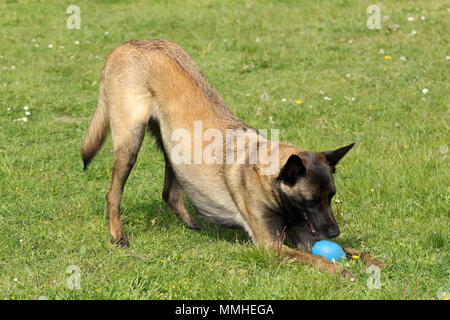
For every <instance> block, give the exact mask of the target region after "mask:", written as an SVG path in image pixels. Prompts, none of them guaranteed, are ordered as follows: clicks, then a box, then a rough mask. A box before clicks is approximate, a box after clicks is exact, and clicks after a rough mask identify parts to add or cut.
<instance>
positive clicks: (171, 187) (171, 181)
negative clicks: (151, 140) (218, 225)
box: [162, 159, 200, 230]
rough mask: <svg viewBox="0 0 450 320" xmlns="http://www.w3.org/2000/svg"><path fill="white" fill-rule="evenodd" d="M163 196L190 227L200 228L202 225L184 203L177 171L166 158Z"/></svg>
mask: <svg viewBox="0 0 450 320" xmlns="http://www.w3.org/2000/svg"><path fill="white" fill-rule="evenodd" d="M162 197H163V199H164V201H165V202H166V203H167V205H168V206H169V207H170V208H171V209H172V211H173V212H175V213H176V214H177V216H178V217H179V218H180V219H181V220H182V221H183V222H184V223H185V224H186V226H187V227H188V228H190V229H194V230H198V229H200V225H199V224H198V223H197V222H196V221H195V220H194V218H193V217H192V216H191V215H190V214H189V212H188V211H187V209H186V206H185V205H184V199H183V190H182V189H181V186H180V184H179V183H178V181H177V178H176V176H175V173H174V172H173V169H172V168H171V166H170V164H169V163H168V161H167V159H166V171H165V175H164V190H163V194H162Z"/></svg>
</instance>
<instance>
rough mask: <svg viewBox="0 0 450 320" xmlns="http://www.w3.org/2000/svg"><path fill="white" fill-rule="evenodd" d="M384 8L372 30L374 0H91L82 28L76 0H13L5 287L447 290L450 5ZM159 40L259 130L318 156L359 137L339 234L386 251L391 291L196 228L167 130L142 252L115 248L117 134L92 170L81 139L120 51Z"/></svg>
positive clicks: (2, 262)
mask: <svg viewBox="0 0 450 320" xmlns="http://www.w3.org/2000/svg"><path fill="white" fill-rule="evenodd" d="M377 3H378V4H379V5H380V8H381V14H382V16H383V17H384V18H383V20H382V27H383V29H381V30H369V29H368V28H367V27H366V20H367V17H368V15H367V13H366V8H367V7H368V6H369V5H372V4H373V3H372V2H371V1H357V2H356V1H345V0H339V1H333V2H329V1H326V0H321V1H302V2H299V1H254V2H249V3H248V4H247V5H246V4H245V3H242V2H240V1H221V2H219V1H217V2H215V1H207V0H201V1H170V2H168V1H125V0H123V1H119V0H118V1H81V0H77V1H76V5H77V6H79V7H80V8H81V29H80V30H69V29H67V28H66V19H67V17H68V16H69V15H68V14H67V13H66V8H67V7H68V6H69V5H70V4H73V1H45V2H42V1H5V2H2V3H0V26H1V28H0V34H1V37H2V43H3V44H2V50H1V52H0V71H1V78H0V88H1V91H0V92H1V94H0V141H1V143H0V195H1V198H0V298H1V299H3V298H6V299H36V298H38V297H41V296H46V297H48V298H49V299H272V298H275V299H415V298H417V299H437V298H438V296H437V292H438V291H439V290H441V291H442V290H443V289H445V288H448V287H449V286H450V283H449V266H450V263H449V262H450V261H449V243H448V238H449V225H450V224H449V209H448V205H449V194H450V192H449V191H450V189H449V185H450V184H449V175H448V172H449V165H448V164H449V162H448V143H449V132H448V126H449V120H450V119H449V93H450V86H449V82H448V70H449V69H448V68H449V63H450V61H449V58H448V56H449V55H450V52H449V49H448V41H449V36H448V30H449V28H450V22H449V15H450V13H449V9H448V3H446V2H445V1H443V0H429V1H412V0H411V1H409V0H403V1H396V2H392V1H378V2H377ZM422 16H423V17H424V19H422V18H421V17H422ZM408 17H414V21H408V20H407V18H408ZM413 31H416V34H413ZM149 37H152V38H168V39H171V40H174V41H175V42H177V43H179V44H180V45H181V46H183V47H184V48H185V49H186V50H187V51H188V52H189V53H190V54H191V55H192V57H193V58H194V59H195V60H196V61H197V63H198V64H199V65H200V67H201V68H202V70H203V72H204V73H205V75H206V76H207V78H208V79H209V80H210V81H211V82H212V83H213V85H214V86H215V87H216V89H217V90H218V92H219V93H220V94H221V95H222V97H223V98H224V99H225V101H226V102H227V103H228V104H229V106H230V107H231V109H232V110H233V111H234V112H235V113H236V114H237V115H238V116H239V117H241V118H242V119H243V120H244V121H246V122H247V123H248V124H250V125H251V126H253V127H255V128H279V129H280V133H281V138H282V139H283V140H289V141H290V142H292V143H295V144H297V145H299V146H302V147H303V148H306V149H309V150H327V149H332V148H336V147H341V146H343V145H345V144H348V143H350V142H353V141H356V142H357V146H356V148H354V149H353V150H352V151H351V152H350V153H349V155H348V156H347V157H346V158H345V159H344V160H343V161H342V163H341V164H340V167H339V168H338V172H337V175H336V185H337V189H338V193H337V198H338V199H339V200H341V202H342V203H341V204H340V205H339V207H338V208H335V211H336V212H338V215H337V219H338V220H339V223H340V226H341V229H342V234H341V236H340V237H339V238H338V239H337V241H338V242H339V243H341V244H342V245H345V246H348V247H353V248H355V249H362V250H366V251H369V252H371V253H372V254H373V255H374V256H376V257H379V258H382V259H384V261H385V263H386V267H385V268H384V269H383V270H382V271H381V284H382V288H381V289H377V290H369V289H368V288H367V286H366V281H367V279H368V277H369V276H370V275H369V274H366V273H365V269H364V267H363V265H362V264H361V263H357V262H351V263H349V264H350V265H349V266H348V268H349V269H351V270H352V271H353V273H354V274H355V275H356V281H355V282H348V281H342V280H339V279H337V278H336V277H333V276H329V275H325V274H322V273H319V272H318V271H317V270H315V269H314V268H310V267H307V266H304V265H301V264H298V263H296V262H290V261H288V262H281V261H280V260H279V259H278V258H277V257H276V256H274V255H273V254H270V253H267V252H264V251H261V250H258V249H256V248H254V247H253V246H252V244H251V243H250V242H249V240H248V238H247V237H246V235H245V234H244V233H243V232H240V231H233V230H225V229H221V228H218V227H214V226H210V225H208V226H207V228H205V230H203V231H200V232H194V231H190V230H187V229H185V228H184V227H183V225H182V223H181V222H180V221H178V219H177V218H176V217H175V216H174V215H173V214H172V213H171V212H169V210H168V208H167V207H166V205H165V204H164V203H163V201H162V199H161V192H162V183H163V181H162V180H163V159H162V156H161V155H160V154H159V152H158V151H157V150H156V146H155V144H154V142H153V141H152V140H151V139H149V138H147V139H146V140H145V141H144V146H143V148H142V150H141V153H140V155H139V159H138V162H137V165H136V166H135V169H134V171H133V172H132V174H131V176H130V178H129V180H128V183H127V186H126V190H125V194H124V199H123V203H122V212H123V220H124V225H125V228H126V231H127V233H128V235H129V238H130V240H131V244H132V246H131V248H129V249H126V250H124V249H119V248H116V247H114V246H113V245H111V244H110V242H109V237H108V229H107V220H106V214H105V203H104V195H105V193H106V191H107V188H108V187H109V180H110V171H111V159H112V157H111V143H110V141H109V140H108V142H107V143H106V146H105V147H104V148H103V149H102V151H101V152H100V153H99V155H98V156H97V158H96V159H95V160H94V161H93V163H92V166H91V167H90V169H89V170H88V171H87V172H86V173H84V172H83V171H82V165H81V160H80V157H79V146H80V143H81V139H82V137H83V134H84V131H85V129H86V126H87V123H88V119H89V117H90V115H91V114H92V112H93V110H94V108H95V105H96V100H97V91H98V81H99V78H100V74H101V70H102V65H103V62H104V58H105V56H106V55H107V53H108V52H109V50H111V49H112V48H114V47H115V46H117V45H118V44H120V43H122V42H124V41H127V40H129V39H144V38H149ZM76 41H78V42H79V44H76V43H75V42H76ZM49 45H51V46H52V47H51V48H50V47H49ZM383 52H384V53H383ZM389 57H391V58H389ZM401 57H405V58H406V61H404V60H405V59H403V58H401ZM425 88H426V89H428V90H429V92H428V93H426V94H424V93H423V91H422V90H423V89H425ZM264 93H266V94H267V95H268V99H267V100H262V99H261V98H260V96H261V95H262V94H264ZM325 97H329V98H331V100H328V99H324V98H325ZM282 99H286V101H282ZM298 99H300V100H301V101H302V103H301V104H297V103H296V102H295V100H298ZM24 106H28V107H29V110H28V111H29V112H31V114H30V115H27V116H26V117H27V119H28V121H27V122H24V121H21V120H17V119H21V118H22V117H25V110H24V109H23V107H24ZM71 265H76V266H78V267H79V268H80V270H81V283H80V284H81V289H80V290H69V289H68V288H67V286H66V281H67V279H68V278H70V276H69V275H68V274H67V273H66V271H67V268H68V267H69V266H71Z"/></svg>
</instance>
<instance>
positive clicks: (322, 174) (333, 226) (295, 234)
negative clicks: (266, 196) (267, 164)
mask: <svg viewBox="0 0 450 320" xmlns="http://www.w3.org/2000/svg"><path fill="white" fill-rule="evenodd" d="M353 145H354V144H351V145H348V146H346V147H343V148H340V149H337V150H333V151H327V152H309V151H305V152H302V153H301V154H298V155H297V154H294V155H291V156H290V157H289V159H288V160H287V162H286V163H285V165H284V166H283V168H282V169H281V171H280V174H279V176H278V177H277V179H276V183H277V186H278V190H279V196H280V200H281V201H280V202H281V206H282V208H280V212H281V214H282V215H283V217H284V219H285V224H286V230H287V233H288V235H289V237H290V238H291V240H292V241H293V242H294V243H295V244H296V245H297V247H303V248H309V247H311V245H312V244H313V243H314V242H316V241H318V240H321V239H325V238H335V237H337V236H338V235H339V233H340V231H339V226H338V224H337V222H336V219H335V218H334V215H333V211H332V209H331V199H332V198H333V196H334V194H335V193H336V188H335V185H334V181H333V173H334V171H335V166H336V165H337V163H338V162H339V160H340V159H342V157H344V155H345V154H346V153H347V152H348V151H349V150H350V149H351V148H352V147H353Z"/></svg>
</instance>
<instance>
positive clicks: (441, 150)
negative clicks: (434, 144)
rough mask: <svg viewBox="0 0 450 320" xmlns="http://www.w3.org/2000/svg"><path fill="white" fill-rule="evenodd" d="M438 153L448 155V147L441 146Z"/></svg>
mask: <svg viewBox="0 0 450 320" xmlns="http://www.w3.org/2000/svg"><path fill="white" fill-rule="evenodd" d="M439 153H440V154H444V155H446V154H447V153H448V146H447V145H446V144H443V145H442V146H440V147H439Z"/></svg>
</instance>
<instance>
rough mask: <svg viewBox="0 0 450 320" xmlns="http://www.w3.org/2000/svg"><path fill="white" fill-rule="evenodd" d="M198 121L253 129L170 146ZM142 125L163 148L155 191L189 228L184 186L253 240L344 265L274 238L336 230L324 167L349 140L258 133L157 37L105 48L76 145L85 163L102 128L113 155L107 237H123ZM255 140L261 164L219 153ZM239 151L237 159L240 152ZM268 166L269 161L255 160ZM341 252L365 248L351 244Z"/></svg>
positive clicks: (203, 211)
mask: <svg viewBox="0 0 450 320" xmlns="http://www.w3.org/2000/svg"><path fill="white" fill-rule="evenodd" d="M198 123H200V124H201V125H202V130H203V131H205V130H215V131H214V132H215V133H216V134H218V135H221V134H222V135H223V136H224V135H226V133H228V131H233V132H238V133H237V134H236V137H238V138H239V137H242V136H243V135H245V136H247V137H248V138H256V139H253V142H251V141H250V140H252V139H246V140H245V142H244V143H243V144H241V145H240V146H238V147H237V146H234V145H231V146H230V144H229V143H227V146H223V145H222V146H219V147H218V148H217V149H215V152H214V153H211V154H213V156H212V157H213V160H214V161H209V162H208V161H202V160H204V159H202V158H201V159H200V161H198V160H199V159H194V160H192V157H191V156H192V152H193V151H195V150H194V149H195V147H196V146H195V144H197V145H199V146H200V150H201V149H202V148H205V144H206V142H207V141H200V142H196V141H190V142H187V143H184V149H185V150H184V151H185V152H184V155H183V156H176V153H174V150H175V149H177V148H178V147H179V145H178V144H177V141H178V140H177V137H178V138H179V136H177V134H179V133H180V132H181V133H187V134H193V135H194V138H195V131H196V129H197V128H196V126H197V124H198ZM147 128H148V129H150V131H151V132H152V134H153V136H154V137H155V139H156V141H157V144H158V146H159V147H160V149H161V151H162V153H163V155H164V158H165V177H164V188H163V192H162V198H163V199H164V201H165V202H166V203H167V205H168V206H169V207H170V208H171V210H172V211H173V212H175V213H176V214H177V215H178V217H179V218H180V219H181V220H182V221H183V222H184V223H185V224H186V226H187V227H189V228H191V229H198V228H199V224H198V223H197V222H196V221H195V219H194V218H193V217H192V216H191V215H190V214H189V212H188V211H187V209H186V207H185V204H184V199H183V197H184V194H186V196H187V198H188V199H189V200H190V202H191V203H192V205H193V206H194V207H195V208H196V209H197V211H198V213H199V215H200V216H203V217H205V218H207V219H208V220H210V221H212V222H213V223H216V224H219V225H223V226H227V227H240V228H243V229H245V230H246V231H247V233H248V234H249V236H250V237H251V239H252V241H253V242H254V244H255V245H257V246H260V247H264V248H267V249H269V250H277V252H279V253H280V254H283V255H284V256H287V257H291V258H295V259H298V260H300V261H302V262H305V263H308V264H310V265H313V266H316V267H318V268H319V269H320V270H323V271H326V272H330V273H332V272H346V270H344V269H343V268H342V267H341V266H339V265H337V264H334V263H331V262H329V261H328V260H326V259H325V258H323V257H320V256H316V255H312V254H310V253H307V252H303V251H301V250H296V249H294V248H288V247H286V246H284V245H283V240H284V236H285V235H286V234H287V235H288V236H289V237H290V239H291V240H292V242H293V243H294V244H295V246H296V247H298V248H308V247H310V246H311V244H312V243H314V242H316V241H318V240H321V239H324V238H335V237H337V236H338V235H339V233H340V230H339V226H338V224H337V222H336V219H335V218H334V216H333V212H332V209H331V200H332V197H333V196H334V194H335V192H336V188H335V184H334V181H333V173H334V171H335V167H336V165H337V164H338V162H339V161H340V160H341V159H342V158H343V157H344V156H345V155H346V154H347V152H348V151H349V150H350V149H352V147H353V146H354V144H353V143H352V144H349V145H347V146H345V147H342V148H338V149H336V150H331V151H326V152H312V151H307V150H303V149H301V148H299V147H297V146H294V145H292V144H290V143H288V142H279V143H276V142H274V141H272V140H270V139H268V138H266V137H263V136H262V135H261V134H260V133H259V131H258V130H255V129H253V128H251V127H249V126H248V125H247V124H245V123H244V122H243V121H242V120H240V119H239V118H238V117H237V116H236V115H235V114H234V113H233V112H232V111H231V110H230V109H229V108H228V107H227V105H226V104H225V102H224V101H223V100H222V98H221V97H220V96H219V95H218V94H217V93H216V91H215V90H214V89H213V87H212V86H211V85H210V84H209V82H208V81H207V80H206V78H205V77H204V76H203V74H202V73H201V71H200V69H199V68H198V66H197V65H196V64H195V62H194V61H193V59H192V58H191V57H190V56H189V55H188V54H187V53H186V52H185V51H184V50H183V49H182V48H181V47H180V46H178V45H177V44H175V43H174V42H171V41H169V40H164V39H148V40H131V41H128V42H125V43H123V44H122V45H120V46H118V47H117V48H115V49H114V50H112V51H111V53H110V54H109V55H108V57H107V59H106V62H105V65H104V69H103V74H102V79H101V82H100V90H99V99H98V104H97V108H96V110H95V112H94V114H93V116H92V119H91V121H90V123H89V126H88V128H87V131H86V134H85V137H84V141H83V143H82V147H81V156H82V160H83V163H84V169H85V170H86V168H87V166H88V164H89V163H90V161H91V160H92V158H93V157H94V156H95V154H96V153H97V151H98V150H99V149H100V148H101V146H102V143H103V141H104V140H105V137H106V135H107V133H108V131H111V136H112V145H113V157H114V162H113V168H112V181H111V186H110V189H109V191H108V193H107V194H106V202H107V209H108V213H109V227H110V234H111V237H112V241H113V242H114V243H115V244H117V245H118V246H123V247H126V246H128V245H129V242H128V240H127V237H126V236H125V233H124V231H123V227H122V224H121V221H120V211H119V207H120V202H121V197H122V193H123V189H124V186H125V183H126V180H127V178H128V176H129V174H130V172H131V170H132V168H133V165H134V163H135V162H136V158H137V155H138V152H139V149H140V147H141V144H142V141H143V138H144V135H145V131H146V129H147ZM180 130H182V131H180ZM194 140H195V139H194ZM255 148H256V149H257V150H262V149H264V150H265V151H266V158H265V159H266V160H267V158H268V157H272V158H271V159H270V160H272V161H271V164H267V162H265V163H257V162H256V163H255V162H253V163H250V162H248V161H241V162H237V161H234V162H233V161H228V159H227V160H224V157H225V155H230V154H231V155H232V156H239V155H242V154H243V153H244V152H245V151H249V150H250V149H252V150H256V149H255ZM275 151H276V152H275ZM249 154H250V152H249V153H248V154H247V155H245V156H244V157H243V158H244V160H249V158H250V156H249ZM267 155H268V156H267ZM183 157H184V158H183ZM180 158H181V160H183V161H180ZM194 158H195V152H194ZM185 160H188V161H185ZM218 160H219V161H218ZM222 160H223V161H222ZM273 164H275V165H273ZM268 167H271V170H265V169H268ZM269 171H270V172H269ZM268 172H269V173H268ZM346 252H347V253H348V254H355V253H358V254H362V255H364V257H366V258H367V259H368V260H369V259H370V258H371V257H370V256H369V255H368V254H365V253H362V252H359V251H356V250H351V249H346Z"/></svg>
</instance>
